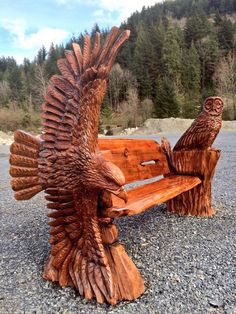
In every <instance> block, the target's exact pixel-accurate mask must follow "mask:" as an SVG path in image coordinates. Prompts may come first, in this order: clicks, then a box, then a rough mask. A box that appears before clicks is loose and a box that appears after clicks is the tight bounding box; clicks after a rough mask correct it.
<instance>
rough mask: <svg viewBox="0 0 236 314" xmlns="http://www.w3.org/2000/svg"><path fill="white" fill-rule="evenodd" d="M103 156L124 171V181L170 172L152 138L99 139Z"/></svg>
mask: <svg viewBox="0 0 236 314" xmlns="http://www.w3.org/2000/svg"><path fill="white" fill-rule="evenodd" d="M98 144H99V148H100V150H101V151H104V153H103V154H104V157H105V158H106V159H108V160H110V161H111V162H113V163H114V164H115V165H117V166H118V167H119V168H120V169H121V170H122V171H123V173H124V175H125V179H126V183H130V182H134V181H138V180H145V179H149V178H153V177H156V176H159V175H162V174H167V173H169V172H170V170H169V167H168V163H167V160H166V156H165V154H164V153H163V151H162V149H161V146H160V145H159V144H158V143H157V142H155V141H153V140H136V139H99V140H98Z"/></svg>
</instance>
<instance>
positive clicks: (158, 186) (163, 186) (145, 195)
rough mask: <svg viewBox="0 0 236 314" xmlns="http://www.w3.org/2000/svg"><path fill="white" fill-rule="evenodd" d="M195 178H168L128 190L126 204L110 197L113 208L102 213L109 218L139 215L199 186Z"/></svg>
mask: <svg viewBox="0 0 236 314" xmlns="http://www.w3.org/2000/svg"><path fill="white" fill-rule="evenodd" d="M200 183H201V180H200V179H199V178H198V177H197V176H180V175H179V176H168V177H166V178H163V179H160V180H158V181H156V182H152V183H147V184H145V185H141V186H139V187H136V188H133V189H130V190H128V191H127V192H128V202H127V203H126V204H123V203H122V202H120V199H119V198H117V197H116V196H115V195H112V196H111V197H112V204H113V206H112V207H110V208H107V209H106V211H104V215H105V216H107V217H110V218H116V217H121V216H132V215H137V214H140V213H142V212H144V211H146V210H147V209H149V208H150V207H152V206H154V205H158V204H161V203H164V202H166V201H167V200H169V199H171V198H174V197H175V196H177V195H179V194H181V193H183V192H185V191H188V190H190V189H192V188H193V187H195V186H197V185H199V184H200Z"/></svg>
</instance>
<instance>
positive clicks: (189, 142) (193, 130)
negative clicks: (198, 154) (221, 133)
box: [173, 112, 212, 151]
mask: <svg viewBox="0 0 236 314" xmlns="http://www.w3.org/2000/svg"><path fill="white" fill-rule="evenodd" d="M211 124H212V121H211V118H208V117H206V115H205V113H204V112H201V113H200V114H199V115H198V117H197V118H196V119H195V120H194V121H193V123H192V125H191V126H190V127H189V128H188V129H187V130H186V131H185V132H184V134H183V135H182V136H181V138H180V139H179V140H178V142H177V143H176V144H175V146H174V148H173V151H178V150H189V149H201V148H202V146H203V145H206V144H207V143H208V141H209V136H210V131H211V129H212V125H211Z"/></svg>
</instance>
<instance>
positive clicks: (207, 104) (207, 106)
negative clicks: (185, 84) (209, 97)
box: [205, 101, 211, 110]
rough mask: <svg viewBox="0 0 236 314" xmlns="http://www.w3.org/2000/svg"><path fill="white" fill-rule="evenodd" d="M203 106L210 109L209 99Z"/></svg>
mask: <svg viewBox="0 0 236 314" xmlns="http://www.w3.org/2000/svg"><path fill="white" fill-rule="evenodd" d="M205 108H206V109H207V110H209V109H211V102H210V101H208V102H207V103H206V104H205Z"/></svg>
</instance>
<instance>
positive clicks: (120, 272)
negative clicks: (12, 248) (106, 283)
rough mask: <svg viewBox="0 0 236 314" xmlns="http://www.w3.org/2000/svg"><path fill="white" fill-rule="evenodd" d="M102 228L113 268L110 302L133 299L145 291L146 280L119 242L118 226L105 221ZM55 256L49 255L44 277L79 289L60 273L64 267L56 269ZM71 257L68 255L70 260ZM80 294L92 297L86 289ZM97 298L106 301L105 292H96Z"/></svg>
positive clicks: (98, 300) (100, 301) (106, 251)
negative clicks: (54, 264)
mask: <svg viewBox="0 0 236 314" xmlns="http://www.w3.org/2000/svg"><path fill="white" fill-rule="evenodd" d="M100 230H101V238H102V242H103V245H104V250H105V254H106V257H107V260H108V264H109V267H110V269H111V282H112V286H113V298H112V299H109V303H110V304H116V303H117V302H119V301H121V300H129V301H131V300H134V299H136V298H138V297H139V296H140V295H141V294H142V293H143V292H144V281H143V278H142V277H141V275H140V273H139V271H138V269H137V268H136V266H135V265H134V263H133V261H132V260H131V259H130V258H129V256H128V254H127V253H126V251H125V249H124V246H123V245H122V244H120V243H118V242H117V238H118V231H117V227H116V226H115V224H113V223H104V222H103V223H101V225H100ZM72 251H73V250H72ZM53 258H54V257H53V256H52V255H50V256H49V258H48V260H47V262H46V264H45V268H44V273H43V278H44V279H46V280H49V281H53V282H59V285H60V286H62V287H63V286H68V285H70V286H72V287H74V288H75V289H77V290H79V289H78V287H76V286H75V285H74V284H73V281H72V280H71V279H70V276H66V277H65V276H61V275H60V272H61V271H62V268H59V269H56V268H55V267H54V266H53ZM69 259H70V258H69V255H68V260H69ZM88 262H89V261H88ZM74 265H75V262H74ZM66 266H67V267H68V271H67V272H66V271H65V270H64V272H65V273H67V274H68V275H69V274H70V267H71V263H68V264H67V265H66ZM73 268H74V269H75V266H73ZM74 276H76V273H74ZM101 291H102V289H101ZM79 293H80V290H79ZM80 294H82V295H84V296H85V298H87V299H91V297H90V296H89V295H87V293H86V291H85V289H84V291H83V293H80ZM96 299H97V302H99V303H103V302H104V301H105V298H104V296H103V294H102V293H100V294H98V292H97V294H96ZM107 301H108V300H107Z"/></svg>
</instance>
